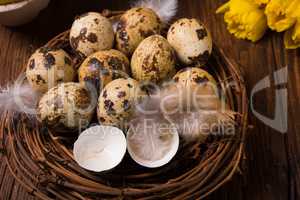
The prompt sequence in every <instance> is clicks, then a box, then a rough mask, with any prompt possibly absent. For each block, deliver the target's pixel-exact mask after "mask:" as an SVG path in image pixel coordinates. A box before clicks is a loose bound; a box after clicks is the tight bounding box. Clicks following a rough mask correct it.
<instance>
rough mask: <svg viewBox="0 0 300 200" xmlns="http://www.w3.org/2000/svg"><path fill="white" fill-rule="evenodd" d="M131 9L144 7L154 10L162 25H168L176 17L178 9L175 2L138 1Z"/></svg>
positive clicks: (160, 0)
mask: <svg viewBox="0 0 300 200" xmlns="http://www.w3.org/2000/svg"><path fill="white" fill-rule="evenodd" d="M132 7H144V8H150V9H152V10H154V11H155V12H156V13H157V14H158V16H159V17H160V19H161V20H162V21H163V22H164V23H166V24H167V23H169V22H170V20H171V19H172V18H173V17H174V16H175V15H176V12H177V8H178V1H177V0H140V1H138V2H136V3H134V4H133V6H132Z"/></svg>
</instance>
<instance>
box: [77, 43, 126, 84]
mask: <svg viewBox="0 0 300 200" xmlns="http://www.w3.org/2000/svg"><path fill="white" fill-rule="evenodd" d="M129 71H130V69H129V61H128V58H127V57H126V56H125V55H124V54H123V53H122V52H120V51H118V50H114V49H111V50H106V51H98V52H96V53H94V54H92V55H90V56H89V57H88V58H86V59H85V61H84V62H83V63H82V64H81V66H80V68H79V70H78V73H79V81H80V82H81V83H86V82H88V83H91V84H93V86H94V87H95V88H96V89H97V90H99V89H100V90H101V89H102V88H103V87H104V86H105V85H106V84H108V83H109V82H110V81H112V80H114V79H117V78H120V77H128V74H129Z"/></svg>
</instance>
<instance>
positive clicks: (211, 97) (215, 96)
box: [173, 67, 219, 109]
mask: <svg viewBox="0 0 300 200" xmlns="http://www.w3.org/2000/svg"><path fill="white" fill-rule="evenodd" d="M173 80H174V82H175V83H176V84H175V86H176V90H177V92H173V93H179V91H182V92H183V96H184V97H186V99H183V100H184V101H185V102H184V103H183V104H185V105H186V106H197V107H198V108H203V109H209V108H211V109H215V107H216V106H218V105H217V104H219V90H218V87H217V82H216V80H215V79H214V77H213V76H212V75H210V74H209V73H208V72H207V71H205V70H203V69H200V68H197V67H191V68H184V69H182V70H180V71H178V72H177V74H176V75H175V76H174V77H173ZM173 89H174V88H173Z"/></svg>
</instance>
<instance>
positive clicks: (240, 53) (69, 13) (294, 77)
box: [0, 0, 300, 200]
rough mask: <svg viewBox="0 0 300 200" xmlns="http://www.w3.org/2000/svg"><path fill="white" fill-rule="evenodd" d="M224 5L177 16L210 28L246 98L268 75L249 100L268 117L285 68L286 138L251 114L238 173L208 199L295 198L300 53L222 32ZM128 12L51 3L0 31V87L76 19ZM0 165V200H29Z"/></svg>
mask: <svg viewBox="0 0 300 200" xmlns="http://www.w3.org/2000/svg"><path fill="white" fill-rule="evenodd" d="M87 2H88V3H87ZM224 2H225V1H224V0H215V1H212V0H202V1H199V0H186V1H184V0H182V1H180V6H179V8H180V9H179V13H178V15H179V16H186V17H199V18H200V19H201V20H202V21H203V22H204V23H205V24H206V25H207V26H208V27H209V29H210V30H211V32H212V35H213V39H214V42H215V43H216V44H217V45H218V46H219V47H221V48H222V49H223V50H224V51H225V52H226V54H227V55H228V56H229V57H230V58H232V59H234V60H235V61H236V62H237V63H238V64H239V65H240V66H241V68H242V70H243V71H244V77H245V81H246V84H247V88H248V93H249V94H250V92H251V90H252V89H253V87H254V86H255V84H256V83H257V82H258V81H259V80H261V79H263V78H264V77H265V76H268V75H271V76H270V77H271V83H272V84H271V87H270V88H266V89H265V90H262V91H261V92H259V93H257V94H255V97H254V100H253V104H254V107H255V110H256V111H258V112H260V113H262V114H264V115H266V116H268V117H270V118H272V117H273V116H274V109H275V108H274V105H275V89H276V88H277V87H275V86H274V79H273V78H272V74H273V72H275V71H276V70H278V69H280V68H283V67H285V66H287V67H288V83H287V84H284V85H283V86H281V88H286V87H287V89H288V133H286V134H282V133H279V132H277V131H275V130H273V129H272V128H270V127H268V126H266V125H264V124H263V123H262V122H261V121H260V120H258V119H257V118H256V117H255V116H254V115H251V116H250V123H251V124H252V125H253V127H254V128H253V129H252V130H250V131H249V137H248V140H247V147H246V160H245V162H244V165H243V166H244V167H243V171H242V174H237V175H236V176H235V177H234V178H233V180H232V181H231V182H229V183H227V184H226V185H225V186H223V187H222V188H221V189H220V190H218V191H217V192H215V193H214V194H213V195H212V196H211V197H210V198H209V199H230V200H234V199H237V200H239V199H244V200H247V199H249V200H259V199H261V200H265V199H270V200H277V199H282V200H286V199H290V200H293V199H300V66H299V65H300V50H290V51H287V50H285V49H284V47H283V42H282V34H278V33H274V32H271V31H269V32H268V33H267V34H266V35H265V37H264V38H263V39H262V40H261V41H259V42H258V43H256V44H252V43H250V42H247V41H240V40H237V39H235V38H234V37H233V36H232V35H230V34H229V33H228V32H227V30H226V27H225V24H224V22H223V19H222V17H223V16H222V15H216V14H215V10H216V8H217V7H218V6H220V5H221V4H222V3H224ZM127 7H128V6H127V3H126V2H125V1H122V0H114V1H106V0H89V1H86V0H63V1H62V0H52V2H51V4H50V6H49V7H48V8H47V9H46V10H45V11H43V12H42V13H41V15H40V17H39V18H38V19H36V20H35V21H34V22H32V23H31V24H29V25H26V26H24V27H21V28H5V27H0V83H1V85H6V84H8V83H9V82H12V81H14V80H15V78H16V77H17V76H18V74H19V72H20V70H21V68H22V66H23V65H24V64H25V63H26V61H27V59H28V57H29V56H30V54H31V53H32V52H33V51H34V49H36V48H37V47H39V46H40V45H42V44H44V43H45V42H46V41H47V40H49V39H50V38H51V37H53V36H55V35H56V34H57V33H59V32H62V31H63V30H65V29H67V28H68V27H69V26H70V25H71V23H72V20H73V18H74V17H75V16H76V15H77V14H80V13H82V12H85V11H91V10H93V11H99V10H102V9H103V8H109V9H124V8H127ZM279 105H281V104H279ZM2 160H3V159H2V155H0V199H1V200H7V199H24V200H25V199H26V200H27V199H34V198H33V197H32V196H30V195H29V194H27V192H26V191H25V190H24V189H23V188H21V187H20V185H19V184H18V183H16V181H15V180H14V179H13V178H12V177H11V175H10V173H9V171H8V169H7V167H6V164H5V163H4V162H3V161H2Z"/></svg>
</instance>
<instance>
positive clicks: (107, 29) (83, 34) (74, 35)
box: [70, 12, 114, 56]
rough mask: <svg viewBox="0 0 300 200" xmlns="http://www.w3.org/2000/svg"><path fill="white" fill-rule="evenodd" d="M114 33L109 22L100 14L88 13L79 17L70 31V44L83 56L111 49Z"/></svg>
mask: <svg viewBox="0 0 300 200" xmlns="http://www.w3.org/2000/svg"><path fill="white" fill-rule="evenodd" d="M113 43H114V31H113V27H112V24H111V22H110V21H109V19H107V18H106V17H103V16H102V15H101V14H100V13H96V12H88V13H86V14H83V15H81V16H79V17H78V18H77V19H76V20H75V21H74V23H73V25H72V28H71V30H70V44H71V46H72V48H73V49H74V50H76V51H77V52H78V53H80V54H83V55H85V56H89V55H91V54H92V53H94V52H96V51H100V50H108V49H111V48H112V47H113Z"/></svg>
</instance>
